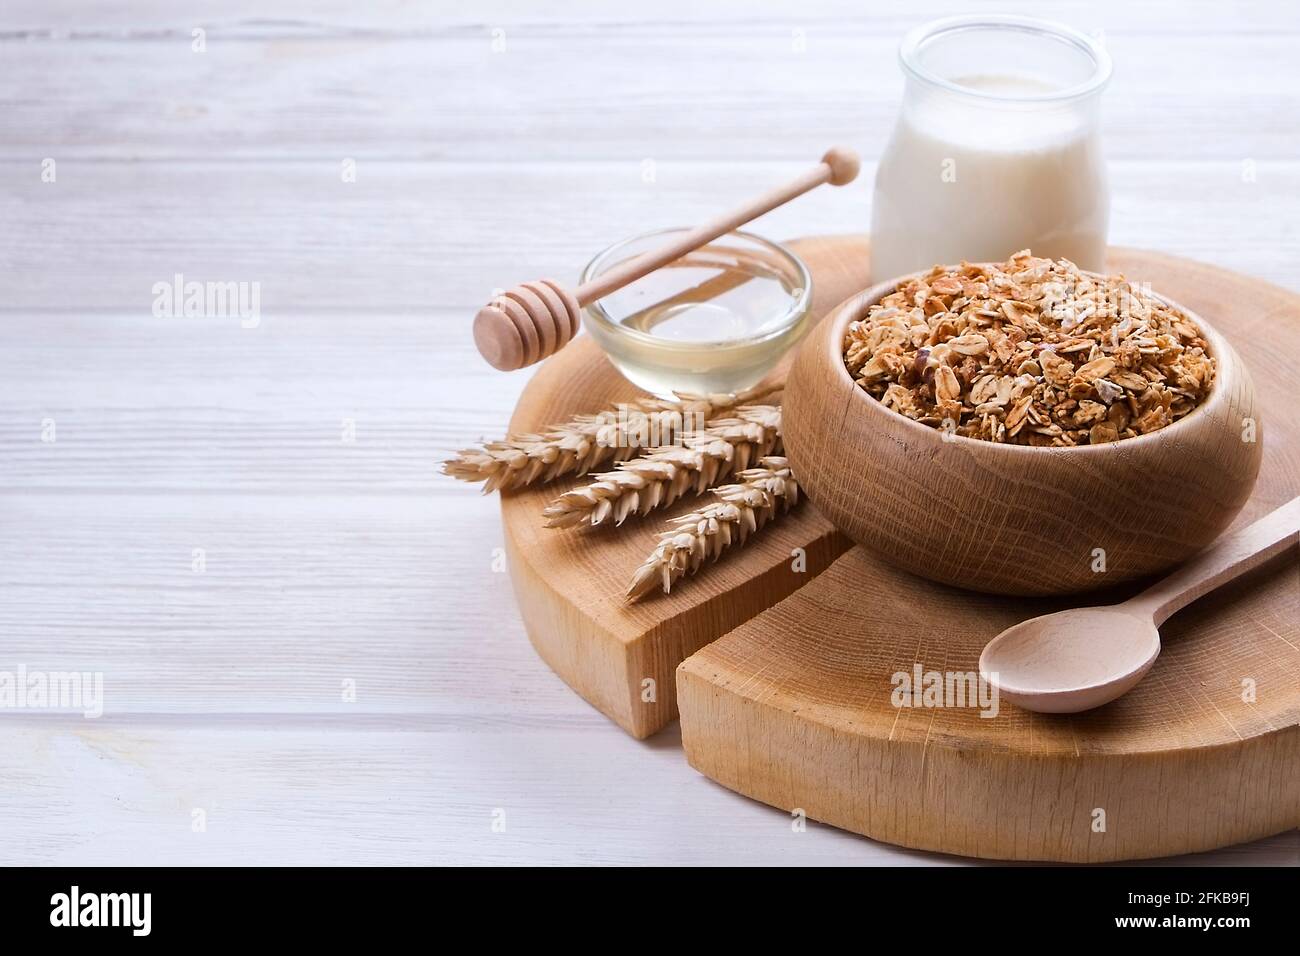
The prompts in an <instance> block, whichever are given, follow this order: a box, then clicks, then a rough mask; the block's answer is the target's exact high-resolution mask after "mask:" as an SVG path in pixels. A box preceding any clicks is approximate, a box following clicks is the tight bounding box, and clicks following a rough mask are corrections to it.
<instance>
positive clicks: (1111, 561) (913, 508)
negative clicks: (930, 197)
mask: <svg viewBox="0 0 1300 956" xmlns="http://www.w3.org/2000/svg"><path fill="white" fill-rule="evenodd" d="M1110 268H1111V269H1112V270H1114V271H1118V272H1122V273H1124V274H1126V275H1128V276H1130V277H1131V279H1132V280H1133V281H1136V282H1147V281H1150V280H1148V279H1146V278H1145V276H1146V275H1147V273H1148V271H1149V265H1148V263H1147V262H1146V260H1145V259H1144V258H1143V255H1142V254H1141V253H1140V252H1136V251H1132V250H1123V249H1112V250H1111V251H1110ZM1164 279H1165V281H1167V282H1171V283H1173V284H1174V287H1175V288H1180V289H1195V288H1196V287H1197V286H1198V285H1199V283H1200V278H1199V271H1198V266H1197V264H1196V263H1192V262H1187V263H1184V264H1183V265H1182V266H1181V267H1175V269H1174V272H1173V274H1169V273H1168V271H1167V272H1166V274H1165V277H1164ZM1251 284H1252V280H1247V279H1244V278H1243V279H1241V280H1239V282H1238V284H1237V286H1238V289H1239V290H1240V292H1241V293H1242V294H1241V296H1240V297H1239V298H1237V299H1235V300H1232V301H1226V300H1227V299H1228V297H1227V296H1225V301H1222V302H1220V303H1219V305H1220V309H1219V310H1218V311H1216V312H1215V313H1214V324H1210V323H1209V322H1207V321H1205V319H1204V318H1203V317H1202V316H1199V315H1197V314H1196V313H1195V312H1194V311H1192V312H1191V313H1190V315H1191V317H1192V318H1193V319H1195V320H1196V321H1197V323H1198V325H1199V327H1200V328H1201V331H1202V333H1203V334H1204V337H1205V339H1206V342H1207V343H1208V345H1209V351H1210V354H1211V355H1213V356H1214V357H1215V360H1216V370H1215V380H1214V386H1213V389H1212V391H1211V392H1210V394H1209V395H1208V396H1207V397H1206V398H1205V400H1204V401H1203V402H1202V403H1201V405H1200V406H1199V407H1198V408H1196V409H1195V410H1194V411H1192V412H1191V413H1190V414H1188V415H1187V416H1186V417H1184V418H1183V419H1181V420H1179V421H1178V422H1175V423H1174V424H1173V425H1171V426H1169V427H1168V428H1164V429H1161V430H1160V431H1158V432H1155V433H1153V434H1150V435H1142V436H1139V437H1137V438H1132V439H1126V440H1124V441H1117V442H1112V443H1110V444H1105V445H1096V446H1082V447H1076V448H1059V449H1058V448H1030V447H1025V446H1020V445H1005V444H997V443H994V442H987V441H981V440H978V439H974V438H965V437H962V436H957V435H954V436H947V435H945V434H944V433H943V432H941V431H940V430H938V429H935V428H930V427H928V426H926V425H922V424H920V423H918V422H914V421H912V420H910V419H908V418H906V417H904V416H902V415H899V414H898V413H896V412H894V411H892V410H891V409H888V408H886V407H885V406H884V405H882V404H881V403H880V402H879V401H877V400H876V399H875V398H872V397H871V396H870V395H868V394H867V393H866V392H864V391H863V390H862V389H861V388H860V387H859V386H858V385H857V383H856V382H854V381H853V377H852V376H851V375H850V374H849V372H848V370H847V369H846V368H845V367H844V336H845V333H846V332H847V330H848V326H849V324H850V323H851V322H856V321H858V320H860V319H862V318H863V317H864V316H866V314H867V312H868V310H869V309H870V308H871V307H872V306H873V305H875V304H877V303H878V302H879V301H880V300H881V299H882V298H884V297H885V296H886V295H888V294H889V293H891V292H893V291H894V286H893V285H892V284H882V285H879V286H876V287H875V288H873V289H868V290H866V291H865V292H862V293H861V294H859V295H857V296H855V297H854V298H852V299H850V300H849V301H848V302H846V303H844V305H843V306H841V307H839V308H837V309H836V310H834V311H833V312H832V313H831V314H830V315H828V316H827V317H826V319H825V321H823V322H822V323H821V324H820V325H819V326H818V327H817V328H816V329H815V330H813V332H812V333H811V334H810V335H809V336H808V338H807V339H806V340H805V341H804V342H803V343H802V344H801V345H800V347H799V354H798V356H797V357H796V359H795V362H794V366H793V368H792V369H791V371H790V377H789V381H788V385H787V388H786V397H785V405H784V412H785V425H786V428H787V432H788V436H789V437H788V439H787V442H786V444H787V455H788V457H789V459H790V466H791V468H792V469H793V470H794V473H795V475H797V476H798V478H799V482H800V484H801V485H802V486H803V487H804V489H805V490H806V491H807V492H808V496H809V497H810V498H811V499H812V500H813V501H814V503H816V504H817V505H818V507H819V509H820V510H821V511H822V513H823V514H825V515H826V517H827V518H828V519H830V521H831V523H832V524H834V525H835V526H836V527H838V528H839V529H840V530H842V531H843V532H844V533H845V534H847V535H848V536H849V537H850V538H852V539H853V540H854V541H856V542H857V543H858V544H862V545H865V546H867V547H869V548H872V549H873V550H875V551H876V552H877V553H879V554H884V555H888V557H889V559H890V560H891V561H892V562H893V563H894V564H895V565H897V566H898V567H900V568H902V569H903V570H905V571H910V572H912V573H913V574H919V575H922V576H923V577H927V578H930V579H931V580H934V581H939V582H941V583H944V584H952V585H956V586H958V587H965V588H971V589H973V590H976V591H987V592H989V593H991V594H1003V595H1015V594H1022V595H1043V594H1068V593H1070V592H1076V591H1087V590H1091V589H1095V588H1097V587H1100V586H1103V585H1113V584H1115V583H1118V582H1124V581H1129V580H1132V579H1133V578H1138V577H1144V576H1146V575H1150V574H1155V573H1158V572H1162V571H1166V570H1168V569H1169V568H1170V567H1172V566H1173V565H1174V564H1175V563H1177V562H1180V561H1185V560H1186V559H1187V558H1190V557H1191V556H1192V555H1194V554H1195V553H1196V552H1198V551H1200V550H1201V549H1202V548H1204V547H1206V546H1207V545H1208V544H1209V543H1210V542H1211V541H1213V540H1214V538H1215V537H1217V536H1218V534H1219V533H1220V532H1221V531H1223V529H1224V528H1226V527H1227V526H1228V525H1229V524H1230V523H1231V521H1232V519H1233V518H1234V517H1236V514H1237V512H1238V511H1239V510H1240V509H1241V507H1242V505H1244V504H1245V503H1246V499H1247V498H1248V497H1249V496H1250V493H1251V490H1252V488H1253V487H1254V484H1255V476H1256V474H1258V472H1259V463H1260V458H1261V455H1262V446H1263V442H1264V441H1265V440H1266V439H1265V437H1264V431H1265V427H1266V426H1265V423H1264V421H1261V416H1260V413H1259V410H1258V409H1257V407H1256V401H1255V388H1254V385H1253V384H1252V381H1251V377H1250V373H1249V371H1248V370H1247V368H1246V367H1243V365H1242V362H1241V359H1240V358H1238V356H1237V353H1236V351H1235V350H1234V349H1233V348H1232V346H1231V345H1230V344H1229V341H1228V340H1229V339H1231V338H1233V334H1234V333H1235V332H1237V330H1238V329H1241V328H1242V327H1243V326H1249V325H1250V324H1252V323H1253V322H1254V321H1255V317H1256V315H1258V314H1259V313H1260V312H1264V313H1267V312H1270V311H1277V310H1288V309H1295V308H1297V307H1298V306H1300V299H1297V298H1296V297H1295V296H1291V295H1290V294H1289V293H1286V292H1285V291H1283V290H1282V289H1277V288H1275V287H1267V286H1263V284H1259V285H1260V286H1261V289H1260V291H1257V292H1248V289H1249V286H1250V285H1251ZM1155 292H1156V294H1157V295H1159V294H1161V289H1160V288H1159V287H1155ZM1216 329H1222V330H1224V334H1225V335H1227V337H1228V338H1226V339H1225V337H1224V335H1221V334H1219V332H1218V331H1216ZM1279 335H1280V338H1281V340H1282V341H1281V343H1279V344H1280V345H1281V347H1282V348H1283V349H1284V350H1285V349H1287V348H1288V347H1291V346H1294V347H1295V348H1296V352H1295V353H1294V354H1297V355H1300V323H1283V324H1282V330H1281V331H1280V333H1279ZM1243 338H1246V339H1247V341H1249V333H1247V334H1246V335H1244V336H1243ZM1275 341H1276V339H1275ZM1274 412H1275V414H1281V413H1284V409H1282V408H1277V409H1275V410H1274ZM1247 422H1251V423H1252V426H1253V427H1252V430H1251V431H1250V436H1251V440H1249V441H1246V440H1245V439H1244V437H1243V436H1244V434H1245V432H1244V429H1245V428H1246V427H1247V426H1246V423H1247ZM1097 549H1100V550H1101V552H1102V553H1103V554H1104V556H1105V562H1106V564H1105V567H1106V571H1105V574H1103V575H1099V574H1098V573H1097V572H1096V570H1095V568H1094V567H1093V565H1094V562H1095V560H1096V558H1097Z"/></svg>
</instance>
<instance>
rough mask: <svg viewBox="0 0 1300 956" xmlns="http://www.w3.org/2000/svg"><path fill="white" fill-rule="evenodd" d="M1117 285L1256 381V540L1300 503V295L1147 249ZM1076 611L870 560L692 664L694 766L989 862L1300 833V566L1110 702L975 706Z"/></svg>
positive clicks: (1184, 642)
mask: <svg viewBox="0 0 1300 956" xmlns="http://www.w3.org/2000/svg"><path fill="white" fill-rule="evenodd" d="M1110 267H1111V268H1112V269H1113V270H1115V271H1120V272H1123V273H1125V274H1126V275H1127V276H1128V277H1129V278H1130V279H1133V280H1135V281H1141V282H1150V283H1151V285H1152V287H1153V288H1154V289H1155V290H1156V291H1158V292H1161V293H1164V294H1167V295H1170V296H1172V297H1173V298H1175V299H1177V300H1178V301H1180V302H1183V303H1184V304H1186V305H1187V306H1188V307H1190V308H1192V309H1194V310H1196V311H1197V312H1199V313H1200V314H1201V315H1204V316H1205V317H1206V318H1207V319H1208V320H1209V321H1211V322H1212V323H1213V324H1214V325H1215V326H1216V327H1217V328H1218V329H1219V330H1220V331H1221V332H1222V333H1223V334H1224V335H1225V336H1226V337H1227V338H1228V339H1229V340H1230V341H1231V342H1232V344H1233V345H1234V346H1235V347H1236V348H1237V349H1238V351H1239V352H1240V353H1241V356H1242V358H1243V359H1244V361H1245V362H1246V364H1247V366H1248V367H1249V369H1250V371H1251V373H1252V375H1253V376H1254V379H1255V383H1256V386H1257V390H1258V397H1259V403H1260V407H1261V408H1262V409H1263V412H1262V418H1263V422H1264V423H1265V435H1266V438H1265V443H1264V462H1263V466H1262V468H1261V471H1260V478H1259V483H1258V485H1257V486H1256V488H1255V492H1254V494H1253V496H1252V498H1251V500H1250V501H1249V502H1248V504H1247V505H1246V508H1245V509H1244V510H1243V512H1242V514H1241V515H1240V516H1239V518H1238V524H1241V523H1247V522H1250V521H1253V520H1255V519H1256V518H1258V517H1260V516H1262V515H1263V514H1265V513H1266V512H1268V511H1270V510H1272V509H1273V508H1276V507H1278V506H1279V505H1281V504H1283V503H1284V502H1285V501H1287V500H1289V499H1290V498H1292V497H1294V496H1295V495H1296V494H1297V493H1300V421H1297V418H1296V415H1295V413H1294V404H1295V400H1296V397H1295V389H1296V386H1297V384H1298V377H1297V374H1296V371H1295V369H1296V365H1297V362H1300V296H1296V295H1294V294H1292V293H1289V292H1286V291H1285V290H1282V289H1278V288H1276V287H1274V286H1270V285H1268V284H1267V283H1262V282H1259V281H1257V280H1254V279H1250V278H1248V277H1246V276H1241V275H1237V274H1234V273H1230V272H1226V271H1224V270H1220V269H1216V268H1213V267H1210V266H1206V265H1203V264H1200V263H1193V262H1188V261H1186V260H1180V259H1175V258H1172V257H1168V256H1163V255H1158V254H1154V253H1147V252H1139V251H1136V250H1112V256H1111V261H1110ZM1106 491H1107V490H1106V489H1105V488H1098V489H1097V494H1098V495H1099V496H1103V497H1104V496H1105V494H1106ZM1050 506H1051V503H1050V502H1045V503H1044V507H1050ZM1131 590H1132V589H1129V590H1125V591H1124V592H1122V593H1115V592H1112V593H1098V594H1092V595H1086V596H1084V598H1082V599H1076V602H1075V603H1080V604H1083V603H1106V602H1109V601H1112V600H1116V599H1118V598H1121V597H1125V596H1128V594H1129V593H1131ZM1067 606H1072V605H1071V603H1070V602H1068V601H1066V600H1061V599H1056V600H1046V599H1038V600H1029V599H1023V598H1019V599H1014V598H998V597H991V596H988V595H980V594H975V593H972V592H967V591H961V590H957V589H955V588H950V587H945V586H942V585H938V584H934V583H931V582H929V581H926V580H923V579H921V578H917V577H915V576H912V575H909V574H907V573H905V572H902V571H899V570H897V569H895V568H893V567H892V566H891V565H890V564H889V562H888V560H887V559H886V558H884V557H881V556H876V555H873V554H870V553H868V552H866V551H864V550H862V549H856V548H855V549H853V550H852V551H850V552H848V553H847V554H845V555H844V556H843V557H841V558H840V559H839V560H837V561H836V562H835V563H834V564H833V565H832V566H831V568H830V569H829V570H828V571H826V572H825V573H823V574H822V575H821V576H819V577H818V578H816V579H815V580H813V581H811V582H810V583H809V584H808V585H806V586H805V587H803V588H801V589H800V590H798V591H796V592H795V593H794V594H793V595H791V596H790V597H788V598H786V599H785V600H783V601H782V602H781V603H779V604H777V605H776V606H775V607H773V608H771V609H770V610H768V611H766V612H764V613H763V614H760V615H758V616H757V617H755V618H753V619H751V620H750V621H748V622H747V623H746V624H744V625H742V626H740V627H739V628H737V629H736V630H734V631H732V632H731V633H729V634H727V635H725V636H724V637H723V638H722V639H720V640H718V641H716V642H714V643H712V644H710V645H709V646H708V647H706V648H703V649H702V650H700V651H699V652H698V653H696V654H695V655H694V656H692V657H691V658H690V659H688V660H687V661H686V662H685V663H684V664H683V665H682V667H681V668H680V669H679V671H678V702H679V706H680V708H681V716H682V738H683V742H684V745H685V748H686V752H687V757H688V759H689V760H690V762H691V764H692V765H693V766H695V767H696V768H697V769H699V770H700V771H701V772H703V773H704V774H706V775H708V776H709V777H712V778H713V779H714V780H717V781H718V782H720V783H722V784H724V785H725V786H728V787H730V788H732V789H733V790H737V791H739V792H741V793H744V794H747V795H749V796H752V797H754V798H756V799H759V800H762V801H763V802H765V803H769V804H772V805H774V806H778V807H783V808H785V809H788V810H792V811H793V810H796V809H798V810H803V811H804V812H805V813H806V814H807V815H808V817H810V818H811V819H814V820H820V821H823V822H826V823H830V824H834V825H836V826H839V827H843V828H845V829H849V830H854V831H856V832H858V833H863V834H867V835H869V836H873V837H876V838H878V839H882V840H886V841H888V842H891V843H898V844H902V845H904V846H910V847H917V848H921V849H927V850H939V851H944V852H949V853H959V854H963V855H969V856H980V857H990V858H998V859H1037V860H1061V861H1099V860H1119V859H1134V858H1143V857H1154V856H1163V855H1168V854H1175V853H1186V852H1194V851H1199V850H1207V849H1211V848H1214V847H1219V846H1224V845H1228V844H1231V843H1237V842H1242V841H1245V840H1250V839H1254V838H1258V837H1261V836H1265V835H1268V834H1273V833H1278V832H1281V831H1284V830H1287V829H1290V828H1293V827H1296V826H1297V825H1300V565H1298V564H1297V561H1296V552H1295V550H1294V549H1293V550H1292V551H1290V552H1289V553H1288V554H1287V555H1286V556H1284V557H1283V558H1281V559H1279V560H1277V561H1274V562H1273V563H1271V564H1270V565H1268V566H1267V567H1265V568H1263V569H1261V570H1260V571H1258V572H1256V573H1254V574H1252V575H1250V576H1248V577H1246V578H1243V579H1241V580H1239V581H1236V582H1234V583H1232V584H1230V585H1228V586H1226V587H1224V588H1222V589H1220V590H1219V591H1216V592H1215V593H1214V594H1212V595H1210V596H1209V597H1206V598H1204V599H1202V600H1201V601H1199V602H1197V603H1196V604H1193V605H1192V606H1191V607H1189V608H1187V609H1186V610H1184V611H1182V612H1180V613H1179V614H1177V615H1175V616H1174V617H1173V618H1171V619H1170V620H1169V621H1168V622H1167V623H1166V624H1165V626H1164V627H1163V628H1162V636H1163V638H1164V644H1165V649H1164V651H1163V653H1162V654H1161V656H1160V658H1159V659H1158V660H1157V662H1156V664H1155V667H1154V668H1153V669H1152V671H1151V672H1150V674H1149V675H1148V676H1147V677H1146V679H1145V680H1144V681H1143V683H1142V684H1141V685H1139V687H1138V688H1137V689H1136V690H1135V691H1134V692H1131V693H1130V694H1128V695H1127V696H1125V697H1123V698H1121V699H1120V700H1118V701H1116V702H1114V703H1112V704H1109V705H1107V706H1105V707H1103V708H1100V709H1097V710H1094V711H1091V712H1089V713H1085V714H1079V715H1074V716H1068V717H1063V716H1061V717H1058V716H1047V715H1040V714H1033V713H1030V712H1028V711H1022V710H1019V709H1017V708H1016V707H1014V706H1013V705H1011V704H1008V703H1005V702H1004V703H1002V704H1001V706H995V705H994V704H993V702H992V701H989V700H986V701H984V702H981V701H979V700H974V701H972V700H969V699H968V700H966V701H965V702H964V703H965V706H960V705H957V704H958V701H957V700H954V699H953V697H954V696H955V693H956V692H958V691H959V690H960V685H961V682H962V681H963V675H967V674H971V673H973V672H975V671H976V670H977V666H978V664H977V662H978V658H979V653H980V650H981V649H982V648H983V646H984V644H985V643H986V642H987V641H989V640H990V639H991V638H993V637H994V636H995V635H996V634H997V633H998V632H999V631H1001V630H1002V629H1003V628H1005V627H1008V626H1010V625H1011V624H1014V623H1016V622H1017V621H1020V620H1023V619H1025V618H1028V617H1032V616H1034V615H1037V614H1042V613H1046V612H1049V611H1052V610H1057V609H1059V608H1062V607H1067ZM936 681H938V683H939V687H938V689H937V690H936V689H935V687H936ZM927 687H929V688H931V690H929V691H927V690H926V688H927ZM981 703H983V706H981Z"/></svg>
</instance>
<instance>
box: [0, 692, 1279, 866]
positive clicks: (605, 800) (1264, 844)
mask: <svg viewBox="0 0 1300 956" xmlns="http://www.w3.org/2000/svg"><path fill="white" fill-rule="evenodd" d="M7 731H8V732H7V734H6V746H5V747H3V748H0V780H3V781H4V786H3V788H2V789H0V819H2V820H3V821H4V824H3V827H4V835H5V839H4V840H3V841H0V864H6V865H8V864H13V863H30V862H32V861H40V862H41V863H46V864H62V865H77V866H87V865H104V864H120V863H122V862H124V861H129V862H131V863H133V864H137V865H148V864H195V863H197V864H212V865H230V864H241V865H247V864H250V863H261V864H269V863H275V864H290V863H296V864H313V863H314V864H385V865H387V864H393V863H406V864H419V863H423V864H436V863H458V864H507V865H508V864H516V863H520V862H524V861H528V862H532V863H543V864H614V865H626V864H659V865H665V864H667V865H676V866H681V865H716V864H719V863H724V862H726V863H734V864H739V865H758V864H763V865H774V866H792V865H800V864H819V865H824V864H841V865H857V864H865V863H876V864H880V863H886V864H900V863H905V864H909V865H953V864H962V863H964V862H967V861H962V860H959V859H957V858H954V857H946V856H939V855H934V854H924V853H917V852H912V851H907V850H900V849H897V848H894V847H889V846H886V845H884V844H880V843H875V842H873V841H871V840H866V839H863V838H860V837H855V836H853V835H851V834H848V833H844V832H841V831H837V830H834V829H832V828H829V827H823V826H819V825H818V824H816V823H812V822H810V823H809V824H808V827H807V830H806V831H804V832H795V831H794V830H793V829H792V828H791V825H790V823H791V818H790V816H789V814H787V813H785V812H783V811H781V810H776V809H773V808H770V807H765V806H763V805H761V804H758V803H755V802H753V801H750V800H746V799H743V798H741V797H738V796H736V795H735V794H732V793H730V792H728V791H726V790H723V789H722V788H721V787H718V786H716V785H715V784H713V783H711V782H710V781H708V780H706V779H704V778H703V777H701V776H699V775H698V774H696V773H695V772H694V771H692V770H690V769H689V768H688V767H687V766H686V764H685V761H684V760H683V759H682V756H681V753H680V750H679V746H678V743H677V741H675V740H672V739H664V738H659V740H658V742H657V743H655V744H645V743H638V742H637V741H633V740H630V739H628V738H627V737H625V736H623V735H621V734H618V733H610V734H603V735H596V734H591V733H586V732H582V731H575V730H557V729H549V728H544V729H540V730H534V731H531V732H528V731H524V730H521V729H519V728H515V727H503V728H498V729H494V730H484V731H481V732H478V733H472V734H467V733H442V732H430V731H427V730H423V729H421V728H419V727H418V726H417V727H413V728H411V729H409V730H407V731H405V732H389V733H383V732H364V731H348V730H342V729H338V728H331V727H328V726H322V725H320V724H318V723H315V722H313V723H307V724H304V723H302V722H300V721H286V722H281V721H276V722H274V723H267V722H264V721H261V720H257V719H241V718H233V719H228V720H225V721H217V722H214V721H211V720H208V719H205V720H197V719H195V720H189V721H185V720H177V719H171V720H169V721H167V722H166V723H165V724H160V723H158V722H156V721H150V720H136V721H117V722H109V721H99V722H93V721H70V720H36V721H29V722H23V723H17V722H11V723H10V724H9V725H7ZM669 734H670V735H671V732H669ZM195 810H201V811H203V812H204V814H205V823H206V830H205V831H204V832H194V828H193V821H194V819H195V817H194V811H195ZM499 812H504V817H503V819H504V822H505V829H504V830H503V831H500V832H493V829H492V823H493V819H494V813H498V817H497V818H498V819H502V817H501V816H500V815H499ZM1298 853H1300V841H1298V840H1297V836H1296V833H1295V832H1294V831H1293V832H1292V833H1289V834H1283V835H1280V836H1276V837H1272V838H1269V839H1266V840H1262V841H1259V842H1257V843H1255V844H1251V845H1249V846H1245V847H1235V848H1230V849H1227V850H1221V851H1218V852H1216V853H1212V854H1200V855H1197V856H1193V857H1180V858H1176V859H1173V860H1170V861H1167V862H1170V863H1173V864H1175V865H1214V864H1233V863H1238V864H1239V863H1242V862H1253V863H1264V864H1270V863H1271V864H1274V865H1285V864H1291V865H1294V864H1296V862H1297V861H1298Z"/></svg>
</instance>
